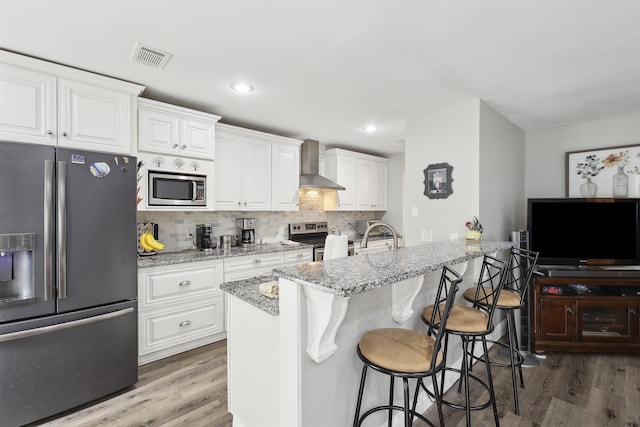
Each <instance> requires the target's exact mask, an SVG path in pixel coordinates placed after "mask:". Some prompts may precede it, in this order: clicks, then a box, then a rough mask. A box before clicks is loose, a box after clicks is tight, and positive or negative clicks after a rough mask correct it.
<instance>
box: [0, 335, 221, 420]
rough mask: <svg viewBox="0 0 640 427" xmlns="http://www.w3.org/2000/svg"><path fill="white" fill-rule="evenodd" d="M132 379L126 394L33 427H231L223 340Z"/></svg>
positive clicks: (154, 365)
mask: <svg viewBox="0 0 640 427" xmlns="http://www.w3.org/2000/svg"><path fill="white" fill-rule="evenodd" d="M138 376H139V379H138V382H137V383H136V385H135V386H134V387H133V388H132V389H130V390H128V391H125V392H123V393H120V394H116V395H115V396H113V397H111V398H110V399H107V400H103V401H101V402H98V403H95V404H93V405H91V406H87V407H84V408H83V409H80V410H77V411H75V412H71V413H68V414H64V415H63V416H60V417H57V418H55V419H52V420H47V421H46V422H44V423H39V424H34V426H35V425H44V426H51V427H54V426H55V427H57V426H60V427H63V426H64V427H70V426H73V427H94V426H110V427H113V426H118V427H120V426H123V427H124V426H126V427H133V426H166V427H171V426H183V427H186V426H189V427H191V426H194V427H199V426H203V427H204V426H207V427H214V426H215V427H230V426H231V425H232V422H231V414H229V413H228V412H227V342H226V340H224V341H220V342H217V343H215V344H211V345H207V346H204V347H200V348H197V349H195V350H191V351H188V352H185V353H181V354H178V355H176V356H172V357H169V358H166V359H163V360H160V361H157V362H153V363H149V364H147V365H144V366H141V367H140V370H139V374H138ZM1 424H2V423H1V422H0V425H1Z"/></svg>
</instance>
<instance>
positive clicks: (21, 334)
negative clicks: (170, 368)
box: [0, 307, 134, 343]
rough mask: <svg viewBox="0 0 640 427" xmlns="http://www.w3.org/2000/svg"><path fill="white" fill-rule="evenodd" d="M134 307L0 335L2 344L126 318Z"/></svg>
mask: <svg viewBox="0 0 640 427" xmlns="http://www.w3.org/2000/svg"><path fill="white" fill-rule="evenodd" d="M133 311H134V308H133V307H129V308H124V309H122V310H118V311H112V312H111V313H105V314H100V315H98V316H93V317H86V318H84V319H78V320H72V321H71V322H67V323H58V324H57V325H50V326H43V327H41V328H35V329H27V330H26V331H18V332H10V333H8V334H4V335H0V343H2V342H5V341H13V340H18V339H21V338H28V337H33V336H36V335H42V334H48V333H51V332H56V331H62V330H65V329H69V328H76V327H78V326H83V325H88V324H90V323H96V322H102V321H104V320H107V319H113V318H114V317H120V316H124V315H125V314H129V313H132V312H133Z"/></svg>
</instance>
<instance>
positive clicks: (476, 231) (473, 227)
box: [464, 216, 483, 240]
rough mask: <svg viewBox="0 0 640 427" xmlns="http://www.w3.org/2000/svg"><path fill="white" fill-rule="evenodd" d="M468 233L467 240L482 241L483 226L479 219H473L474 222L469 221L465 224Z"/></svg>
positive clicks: (466, 233) (465, 234)
mask: <svg viewBox="0 0 640 427" xmlns="http://www.w3.org/2000/svg"><path fill="white" fill-rule="evenodd" d="M465 226H466V227H467V231H465V233H464V238H465V239H467V240H480V238H481V237H482V231H483V228H482V224H480V221H478V217H475V216H474V217H473V220H472V221H467V223H466V224H465Z"/></svg>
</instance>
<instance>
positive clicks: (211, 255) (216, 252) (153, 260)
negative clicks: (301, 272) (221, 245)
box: [138, 243, 313, 268]
mask: <svg viewBox="0 0 640 427" xmlns="http://www.w3.org/2000/svg"><path fill="white" fill-rule="evenodd" d="M307 248H309V249H311V248H313V246H311V245H306V244H300V245H298V246H291V245H283V244H282V243H264V244H262V245H261V244H255V245H253V246H250V247H246V248H243V247H241V246H233V247H232V248H231V250H229V251H224V250H222V249H213V250H211V251H199V250H185V251H178V252H159V253H157V254H155V255H151V256H138V268H147V267H157V266H161V265H172V264H182V263H188V262H197V261H210V260H215V259H224V258H232V257H239V256H245V255H260V254H267V253H273V252H284V251H295V250H298V249H307Z"/></svg>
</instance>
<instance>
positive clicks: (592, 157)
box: [565, 145, 640, 198]
mask: <svg viewBox="0 0 640 427" xmlns="http://www.w3.org/2000/svg"><path fill="white" fill-rule="evenodd" d="M565 167H566V178H567V180H566V192H567V197H582V198H612V197H614V198H625V197H635V198H637V197H640V145H623V146H619V147H607V148H601V149H598V150H581V151H570V152H567V153H566V166H565Z"/></svg>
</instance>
